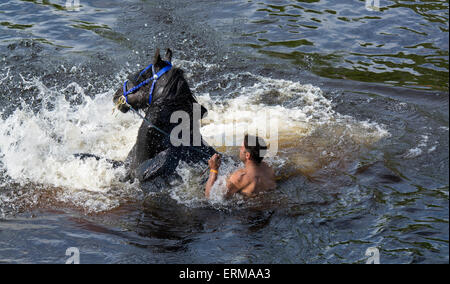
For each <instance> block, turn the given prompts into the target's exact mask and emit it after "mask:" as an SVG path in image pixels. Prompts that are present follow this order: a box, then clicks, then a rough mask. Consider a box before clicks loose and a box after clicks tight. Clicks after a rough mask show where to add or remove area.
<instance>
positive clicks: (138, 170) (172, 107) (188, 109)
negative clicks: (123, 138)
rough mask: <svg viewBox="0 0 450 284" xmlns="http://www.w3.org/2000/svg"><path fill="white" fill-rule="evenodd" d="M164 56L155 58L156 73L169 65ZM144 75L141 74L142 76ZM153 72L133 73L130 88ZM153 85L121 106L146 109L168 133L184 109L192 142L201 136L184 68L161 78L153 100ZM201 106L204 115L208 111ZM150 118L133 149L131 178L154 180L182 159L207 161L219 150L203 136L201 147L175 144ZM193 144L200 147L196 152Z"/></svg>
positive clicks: (119, 94) (147, 115) (169, 172)
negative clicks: (173, 121) (177, 114)
mask: <svg viewBox="0 0 450 284" xmlns="http://www.w3.org/2000/svg"><path fill="white" fill-rule="evenodd" d="M171 57H172V52H171V51H170V50H169V49H168V50H167V53H166V60H167V61H169V62H170V61H171ZM167 61H163V60H162V59H161V57H160V54H159V50H157V51H156V53H155V57H154V60H153V66H154V72H158V71H159V70H161V69H162V68H164V67H165V66H166V65H167ZM140 74H141V75H140ZM152 75H153V72H152V70H148V71H146V72H144V73H143V74H142V73H141V72H138V73H136V74H133V75H131V76H129V78H128V83H127V88H128V90H129V89H131V88H133V87H134V86H137V85H138V84H140V83H141V82H142V81H144V80H146V79H148V78H149V77H151V76H152ZM150 88H151V86H150V85H146V86H144V87H142V88H140V89H139V90H137V91H136V92H135V93H133V94H130V95H128V97H127V99H128V105H126V104H125V105H119V106H118V108H119V110H120V111H122V112H124V113H125V112H128V111H129V110H130V107H129V106H131V107H132V108H133V109H134V110H136V111H137V110H139V109H144V111H145V119H146V120H147V121H148V122H150V123H151V124H152V125H153V126H156V127H157V128H159V129H160V130H163V131H164V132H165V133H169V134H170V133H171V132H172V130H173V128H174V127H176V124H172V123H170V117H171V115H172V114H173V113H174V112H176V111H183V112H185V113H187V114H188V115H189V118H190V125H191V127H190V141H191V142H192V141H194V140H193V139H194V138H193V136H194V134H195V133H197V134H198V135H200V134H199V133H200V132H199V129H198V127H197V129H195V128H194V126H195V125H198V123H194V119H195V118H194V115H193V109H194V104H196V103H197V101H196V99H195V98H194V96H193V94H192V92H191V90H190V88H189V85H188V83H187V82H186V80H185V78H184V76H183V71H182V70H181V69H178V68H172V69H171V70H170V71H168V72H167V73H165V74H164V75H163V76H162V77H160V78H159V79H158V81H157V83H156V85H155V88H154V90H153V94H152V99H151V102H149V93H150ZM123 93H124V91H123V88H120V89H119V90H118V91H117V92H116V93H115V95H114V97H113V102H114V103H117V101H118V100H119V98H120V97H122V96H123ZM200 107H201V117H203V116H204V115H205V114H206V113H207V111H206V109H205V108H204V107H203V106H200ZM147 121H143V122H142V125H141V126H140V128H139V131H138V135H137V140H136V143H135V145H134V146H133V148H132V150H131V151H130V152H129V154H128V157H127V159H126V160H125V164H126V166H127V167H128V169H129V177H130V178H132V179H134V178H138V179H139V180H140V181H141V182H144V181H150V180H152V179H154V178H156V177H158V176H163V177H168V176H171V175H172V174H173V172H174V170H175V168H176V167H177V165H178V163H179V161H180V160H183V161H185V162H187V163H205V164H206V163H207V161H208V159H209V157H210V156H212V155H213V154H214V153H216V151H215V150H214V149H213V148H212V147H210V146H208V145H207V143H206V142H205V141H204V140H203V139H201V146H183V145H181V146H174V145H172V144H171V141H170V137H169V136H167V135H165V134H163V133H161V131H159V130H157V129H156V128H154V127H152V125H150V124H149V123H148V122H147ZM193 147H195V148H196V149H197V150H196V151H194V149H193Z"/></svg>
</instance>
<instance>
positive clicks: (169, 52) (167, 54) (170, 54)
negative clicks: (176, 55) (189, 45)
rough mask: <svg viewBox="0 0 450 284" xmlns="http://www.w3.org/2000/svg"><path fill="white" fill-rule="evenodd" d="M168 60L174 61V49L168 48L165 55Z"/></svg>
mask: <svg viewBox="0 0 450 284" xmlns="http://www.w3.org/2000/svg"><path fill="white" fill-rule="evenodd" d="M165 59H166V61H169V62H172V50H171V49H170V48H168V49H167V50H166V55H165Z"/></svg>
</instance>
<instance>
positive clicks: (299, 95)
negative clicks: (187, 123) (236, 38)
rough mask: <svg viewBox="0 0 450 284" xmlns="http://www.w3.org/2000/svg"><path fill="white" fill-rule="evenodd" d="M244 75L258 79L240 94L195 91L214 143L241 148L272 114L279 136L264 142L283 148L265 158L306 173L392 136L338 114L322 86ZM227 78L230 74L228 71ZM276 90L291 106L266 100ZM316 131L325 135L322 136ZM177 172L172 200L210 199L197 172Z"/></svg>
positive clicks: (219, 186)
mask: <svg viewBox="0 0 450 284" xmlns="http://www.w3.org/2000/svg"><path fill="white" fill-rule="evenodd" d="M244 75H245V76H251V77H253V78H256V79H257V82H256V83H255V84H254V85H253V86H250V87H244V88H242V89H240V90H233V92H238V93H239V95H238V96H236V97H234V98H231V99H228V100H220V99H214V98H211V96H210V94H209V93H201V94H198V95H197V99H198V101H199V103H200V104H202V105H204V106H205V107H206V108H207V109H208V116H207V117H206V118H204V119H203V121H202V128H201V130H200V131H201V133H202V135H203V138H204V139H205V140H206V141H207V142H208V143H209V144H211V145H218V144H220V143H222V142H223V140H225V142H226V143H228V144H227V145H230V144H233V143H234V145H235V146H240V144H241V143H242V138H243V136H244V133H245V132H247V130H249V129H252V128H261V127H266V126H267V124H266V119H265V118H266V117H265V116H264V114H265V113H270V116H271V117H270V118H271V119H275V120H277V123H278V125H277V127H278V136H277V137H266V138H270V139H266V141H268V142H269V143H271V142H273V141H271V139H272V138H273V139H278V140H279V142H280V148H279V149H278V150H279V155H277V156H273V157H270V158H269V159H266V162H268V163H269V164H271V165H272V166H274V167H275V169H276V170H277V171H279V172H283V171H285V170H286V167H288V166H290V167H292V166H293V165H294V167H298V168H303V169H304V170H305V171H308V169H305V168H309V169H312V170H311V171H313V170H317V169H319V168H320V167H321V166H323V164H322V163H323V161H322V160H324V159H328V160H327V161H329V160H330V159H342V158H345V155H349V152H353V151H355V149H356V150H357V147H358V145H359V146H362V145H371V144H373V143H376V142H377V141H379V140H380V139H382V138H384V137H387V136H389V135H390V134H389V132H388V131H387V130H386V129H385V127H384V126H382V125H379V124H377V123H375V122H370V121H357V120H356V119H354V118H353V117H351V116H345V115H341V114H339V113H336V112H335V111H334V110H333V105H332V101H331V100H329V99H327V98H325V96H324V95H323V93H322V91H321V89H320V88H318V87H315V86H312V85H302V84H300V83H298V82H292V81H288V80H277V79H271V78H266V77H261V76H255V75H252V74H250V73H245V74H244ZM223 76H224V77H225V76H228V77H229V74H228V75H223ZM233 76H234V79H236V80H237V79H239V78H238V77H239V76H238V75H233ZM228 79H229V78H228ZM274 91H276V92H277V94H278V95H279V96H281V98H279V99H281V101H289V104H287V105H283V104H273V105H267V104H264V103H263V102H264V96H268V95H270V94H272V93H273V92H274ZM267 133H268V132H267ZM318 133H319V134H322V133H323V136H324V137H320V136H321V135H318ZM317 136H318V137H317ZM233 137H236V139H233ZM304 141H307V142H304ZM304 144H306V145H307V147H306V146H305V145H304ZM355 145H356V146H355ZM346 147H347V148H348V149H346ZM235 148H236V147H226V148H219V150H221V151H225V152H226V153H228V154H230V155H236V154H237V152H236V149H235ZM303 148H304V149H303ZM305 149H306V150H305ZM299 151H303V153H304V152H305V151H309V155H310V156H309V157H308V156H306V155H304V154H303V155H302V154H300V155H297V153H298V152H299ZM352 154H353V153H352ZM296 155H297V156H296ZM323 156H326V157H323ZM232 165H233V163H231V162H230V163H225V165H223V166H222V167H221V170H220V174H219V177H218V180H217V181H216V183H215V185H214V187H213V189H212V191H211V198H210V200H209V201H208V202H209V203H212V204H214V205H216V206H222V205H227V204H229V201H227V200H225V199H224V198H223V197H224V194H225V191H226V178H227V176H228V174H230V173H231V172H232V171H234V170H236V169H237V168H235V167H234V166H232ZM178 171H179V174H180V175H181V176H182V178H183V184H182V185H179V186H176V187H175V188H174V189H173V190H172V192H171V196H172V198H174V199H175V200H177V201H178V202H180V203H183V204H185V205H187V206H203V205H204V203H205V202H206V199H205V198H204V196H203V193H204V188H202V187H201V186H200V182H199V180H198V170H197V172H196V171H195V170H193V169H189V168H188V167H186V166H180V167H179V169H178ZM233 202H236V200H233Z"/></svg>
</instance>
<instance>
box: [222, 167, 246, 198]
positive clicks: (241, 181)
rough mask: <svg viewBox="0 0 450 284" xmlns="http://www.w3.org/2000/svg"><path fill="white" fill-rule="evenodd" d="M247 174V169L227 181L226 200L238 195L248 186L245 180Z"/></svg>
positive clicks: (235, 173) (234, 174) (239, 171)
mask: <svg viewBox="0 0 450 284" xmlns="http://www.w3.org/2000/svg"><path fill="white" fill-rule="evenodd" d="M245 174H246V171H245V169H242V170H238V171H236V172H234V173H233V174H232V175H231V176H230V177H229V178H228V179H227V193H226V194H225V198H230V197H231V196H233V194H236V193H238V192H239V191H241V190H242V189H244V188H245V187H246V186H247V185H248V183H247V182H246V180H245Z"/></svg>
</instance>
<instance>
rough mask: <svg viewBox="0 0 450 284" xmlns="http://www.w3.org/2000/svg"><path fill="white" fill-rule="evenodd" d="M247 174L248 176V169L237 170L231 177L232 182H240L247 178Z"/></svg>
mask: <svg viewBox="0 0 450 284" xmlns="http://www.w3.org/2000/svg"><path fill="white" fill-rule="evenodd" d="M246 174H247V170H246V169H240V170H237V171H235V172H234V173H232V174H231V175H230V180H232V181H234V182H240V181H242V180H243V179H244V178H245V175H246Z"/></svg>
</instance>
